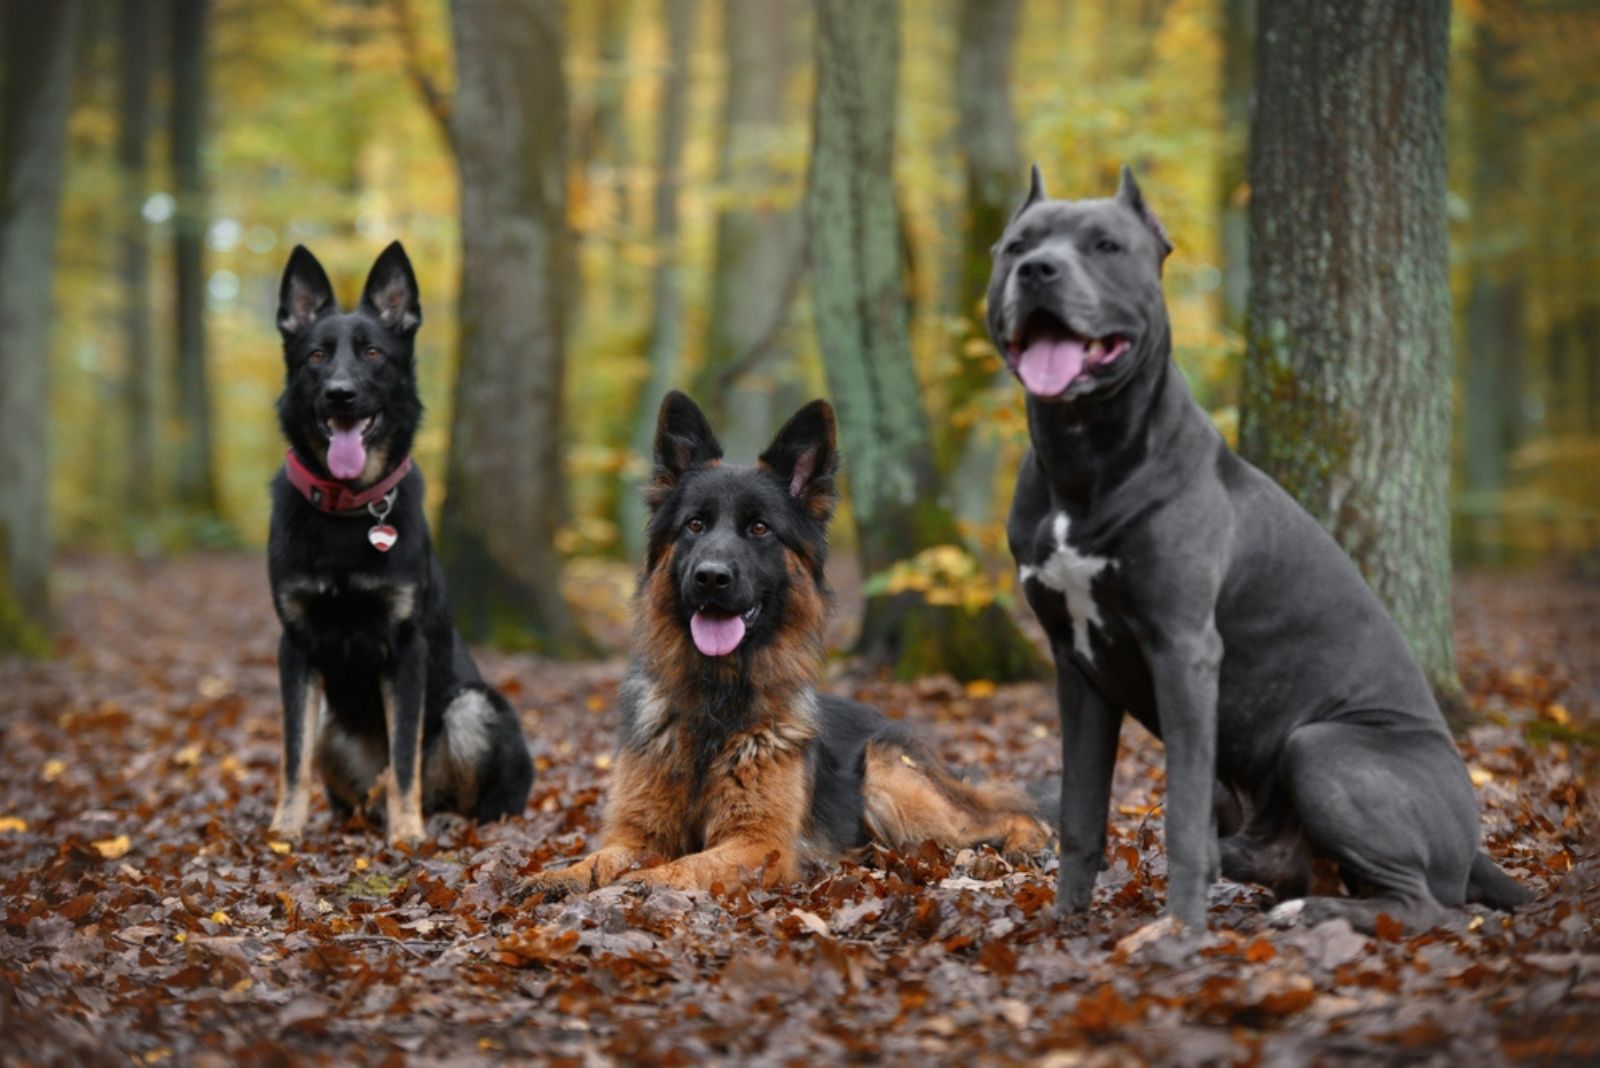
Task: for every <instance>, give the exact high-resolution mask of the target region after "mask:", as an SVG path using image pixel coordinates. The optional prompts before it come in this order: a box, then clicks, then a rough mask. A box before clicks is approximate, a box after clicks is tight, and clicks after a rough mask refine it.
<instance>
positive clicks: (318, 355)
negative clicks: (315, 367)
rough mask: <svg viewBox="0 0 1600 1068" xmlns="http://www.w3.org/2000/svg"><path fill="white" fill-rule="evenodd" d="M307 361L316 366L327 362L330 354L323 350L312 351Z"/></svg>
mask: <svg viewBox="0 0 1600 1068" xmlns="http://www.w3.org/2000/svg"><path fill="white" fill-rule="evenodd" d="M306 359H308V360H310V361H311V362H312V363H314V364H320V363H324V362H326V361H327V359H328V354H327V353H326V352H323V351H322V350H321V349H312V350H311V355H310V356H307V357H306Z"/></svg>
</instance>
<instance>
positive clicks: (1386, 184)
mask: <svg viewBox="0 0 1600 1068" xmlns="http://www.w3.org/2000/svg"><path fill="white" fill-rule="evenodd" d="M1449 17H1450V11H1449V6H1448V3H1447V0H1415V2H1412V3H1404V4H1394V3H1390V2H1388V0H1340V2H1337V3H1328V2H1325V0H1262V3H1261V21H1260V34H1259V36H1258V38H1257V41H1256V89H1257V92H1256V107H1255V119H1254V122H1253V124H1252V128H1251V152H1250V177H1251V202H1250V207H1251V215H1250V217H1251V234H1250V237H1251V252H1250V277H1251V279H1252V282H1251V290H1250V304H1249V320H1248V341H1249V349H1248V352H1247V355H1246V361H1245V380H1244V403H1243V411H1242V413H1241V425H1240V449H1241V451H1242V452H1243V453H1244V454H1245V455H1246V456H1247V457H1248V458H1249V459H1251V460H1252V461H1254V462H1255V463H1256V464H1258V465H1259V466H1260V467H1261V468H1262V469H1263V470H1265V471H1266V472H1267V473H1268V474H1270V475H1271V476H1272V477H1274V478H1276V479H1277V480H1278V481H1279V482H1280V483H1282V484H1283V485H1284V487H1285V488H1286V489H1288V490H1289V491H1290V492H1291V493H1292V494H1294V496H1295V497H1296V498H1298V499H1299V501H1300V502H1301V504H1303V505H1304V506H1305V507H1306V508H1307V509H1308V510H1310V512H1311V514H1312V515H1314V516H1316V517H1317V519H1318V520H1320V521H1321V522H1322V523H1323V525H1324V526H1326V527H1327V528H1328V529H1329V530H1330V531H1331V532H1332V533H1333V534H1334V536H1335V537H1336V538H1338V540H1339V542H1340V543H1341V544H1342V545H1343V546H1344V548H1345V549H1346V550H1347V551H1348V552H1349V553H1350V555H1351V556H1352V557H1353V558H1354V559H1355V561H1356V563H1357V564H1358V565H1359V566H1360V568H1361V570H1362V572H1363V574H1365V576H1366V578H1367V581H1368V582H1369V583H1371V585H1372V587H1373V589H1374V590H1375V591H1376V592H1377V594H1378V596H1379V597H1380V598H1381V599H1382V600H1383V602H1384V603H1385V604H1386V605H1387V606H1388V608H1389V610H1390V612H1391V613H1393V615H1394V617H1395V620H1396V621H1397V622H1398V623H1399V624H1400V628H1401V630H1403V631H1404V632H1405V635H1406V637H1407V638H1408V639H1409V640H1410V642H1411V648H1412V650H1413V652H1414V653H1415V654H1416V656H1417V658H1418V660H1419V661H1420V662H1421V663H1422V666H1423V668H1424V670H1425V671H1426V672H1427V674H1428V677H1429V679H1430V680H1431V681H1432V683H1433V685H1434V688H1435V692H1436V693H1438V694H1439V695H1440V696H1441V698H1442V700H1443V701H1444V703H1445V704H1446V707H1447V711H1460V710H1461V709H1460V707H1459V697H1458V695H1459V693H1460V686H1459V683H1458V682H1457V681H1456V676H1455V664H1454V656H1453V652H1452V646H1451V637H1450V522H1449V520H1450V511H1449V478H1450V401H1451V393H1450V390H1451V350H1450V286H1449V278H1448V274H1447V270H1446V261H1447V256H1448V247H1447V234H1446V229H1445V147H1444V121H1445V116H1444V91H1445V73H1446V64H1447V60H1448V30H1449Z"/></svg>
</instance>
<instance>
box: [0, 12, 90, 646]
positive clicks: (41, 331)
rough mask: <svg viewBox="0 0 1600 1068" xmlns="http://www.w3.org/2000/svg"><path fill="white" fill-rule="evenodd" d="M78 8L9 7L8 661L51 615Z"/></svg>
mask: <svg viewBox="0 0 1600 1068" xmlns="http://www.w3.org/2000/svg"><path fill="white" fill-rule="evenodd" d="M77 22H78V4H77V3H76V2H73V0H61V2H59V3H51V4H7V5H5V7H4V8H3V9H0V28H3V30H4V36H3V37H0V279H3V280H4V281H3V282H0V653H3V652H12V651H19V650H20V651H37V650H39V649H40V648H41V633H42V631H43V628H44V627H45V626H47V625H48V623H49V608H50V522H49V519H50V501H49V489H50V451H49V448H48V445H49V441H50V415H49V412H50V389H49V369H50V328H51V324H52V322H53V320H54V312H53V310H52V308H51V302H50V286H51V283H52V281H53V280H54V278H55V269H54V268H55V248H56V217H57V209H58V208H59V207H60V200H61V157H62V152H63V147H64V144H65V140H66V125H67V112H68V109H69V105H70V103H71V83H72V62H73V51H74V50H73V43H74V34H75V32H76V29H77Z"/></svg>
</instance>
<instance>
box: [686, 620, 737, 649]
mask: <svg viewBox="0 0 1600 1068" xmlns="http://www.w3.org/2000/svg"><path fill="white" fill-rule="evenodd" d="M689 633H690V634H692V635H694V645H695V648H696V649H699V650H700V651H701V652H702V653H704V654H706V655H707V656H727V655H728V654H729V653H731V652H733V651H734V650H735V649H737V648H739V643H740V642H742V641H744V619H743V618H741V617H740V616H708V615H706V614H705V613H704V612H696V613H695V614H694V616H693V618H691V619H690V620H689Z"/></svg>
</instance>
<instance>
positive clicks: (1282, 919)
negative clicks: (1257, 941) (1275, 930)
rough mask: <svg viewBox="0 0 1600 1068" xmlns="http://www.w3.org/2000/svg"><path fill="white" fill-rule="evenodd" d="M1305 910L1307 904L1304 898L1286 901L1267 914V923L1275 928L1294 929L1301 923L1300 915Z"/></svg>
mask: <svg viewBox="0 0 1600 1068" xmlns="http://www.w3.org/2000/svg"><path fill="white" fill-rule="evenodd" d="M1305 910H1306V903H1305V899H1304V898H1296V899H1295V900H1293V901H1285V902H1284V903H1283V904H1281V905H1279V906H1277V907H1276V908H1274V909H1273V910H1272V911H1271V912H1269V913H1267V922H1268V923H1269V924H1271V925H1272V926H1274V927H1293V926H1294V925H1295V924H1297V923H1299V922H1300V914H1301V913H1302V912H1304V911H1305Z"/></svg>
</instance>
